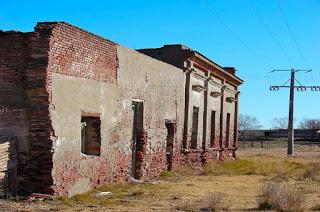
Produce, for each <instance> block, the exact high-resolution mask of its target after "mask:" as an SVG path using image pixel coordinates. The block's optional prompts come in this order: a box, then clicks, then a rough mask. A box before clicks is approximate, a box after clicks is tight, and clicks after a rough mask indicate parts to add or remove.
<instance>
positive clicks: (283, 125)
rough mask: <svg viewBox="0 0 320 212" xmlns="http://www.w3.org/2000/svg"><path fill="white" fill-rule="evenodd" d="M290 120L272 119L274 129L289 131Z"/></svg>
mask: <svg viewBox="0 0 320 212" xmlns="http://www.w3.org/2000/svg"><path fill="white" fill-rule="evenodd" d="M288 123H289V121H288V118H274V119H272V129H274V130H279V129H288Z"/></svg>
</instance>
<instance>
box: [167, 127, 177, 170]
mask: <svg viewBox="0 0 320 212" xmlns="http://www.w3.org/2000/svg"><path fill="white" fill-rule="evenodd" d="M166 128H167V146H166V158H167V161H166V165H167V169H168V170H171V168H172V157H173V145H174V135H175V123H169V122H168V123H166Z"/></svg>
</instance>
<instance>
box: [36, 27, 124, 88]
mask: <svg viewBox="0 0 320 212" xmlns="http://www.w3.org/2000/svg"><path fill="white" fill-rule="evenodd" d="M37 28H38V29H42V30H45V29H50V28H52V36H51V38H50V53H49V58H50V60H49V64H48V71H49V72H53V73H59V74H64V75H68V76H74V77H81V78H86V79H92V80H97V81H103V82H108V83H116V79H117V66H118V65H117V64H118V63H117V48H116V44H115V43H113V42H111V41H109V40H106V39H104V38H101V37H99V36H97V35H94V34H92V33H89V32H87V31H84V30H82V29H80V28H77V27H75V26H72V25H69V24H67V23H56V24H54V23H38V24H37Z"/></svg>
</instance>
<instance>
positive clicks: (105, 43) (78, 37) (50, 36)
mask: <svg viewBox="0 0 320 212" xmlns="http://www.w3.org/2000/svg"><path fill="white" fill-rule="evenodd" d="M170 48H171V47H170ZM176 50H177V49H176ZM176 50H174V51H173V53H174V54H173V55H170V54H167V55H165V57H166V58H170V60H171V61H168V60H164V59H163V58H156V57H155V58H152V57H154V56H153V55H152V54H149V55H150V56H151V57H150V56H147V55H145V54H141V53H139V52H137V51H135V50H130V49H127V48H125V47H122V46H119V45H117V44H115V43H113V42H111V41H109V40H106V39H103V38H101V37H99V36H96V35H93V34H91V33H89V32H86V31H84V30H82V29H79V28H77V27H75V26H72V25H69V24H67V23H64V22H43V23H38V24H37V26H36V27H35V31H34V32H30V33H20V32H1V31H0V86H1V89H0V94H1V95H0V109H1V110H0V116H1V119H0V136H6V137H10V138H14V139H15V140H16V143H17V146H18V153H17V168H16V175H17V177H16V178H14V179H15V180H16V181H17V190H18V192H19V193H26V194H28V193H31V192H37V193H50V194H56V195H65V194H68V195H74V194H76V193H81V192H84V191H87V190H89V189H91V188H94V187H96V186H98V185H99V184H105V183H110V182H121V181H128V180H130V179H131V178H136V179H149V178H150V177H153V176H156V175H158V174H159V173H160V172H161V171H163V170H165V169H174V168H175V167H176V166H178V165H180V164H183V163H188V164H191V165H201V164H202V163H203V162H205V161H207V160H209V159H214V160H215V159H217V158H220V159H223V157H224V156H225V155H226V154H228V153H229V152H232V153H233V154H234V152H235V149H236V148H237V143H236V141H237V138H236V133H234V132H237V129H236V122H237V112H236V111H237V104H238V101H236V100H237V98H238V97H237V96H238V93H237V89H238V88H237V86H238V85H240V84H241V83H242V81H241V80H240V79H238V78H237V77H235V76H234V74H230V73H228V71H226V70H224V69H223V68H221V67H219V66H218V65H216V64H214V63H213V62H211V61H209V60H208V59H207V58H205V57H203V56H201V55H194V54H195V53H196V52H194V51H192V50H190V49H189V50H188V51H180V52H179V51H176ZM143 53H146V52H143ZM164 53H165V52H164ZM146 54H148V53H146ZM161 60H164V61H165V62H163V61H161ZM168 63H169V64H168ZM211 69H212V70H211ZM216 69H217V70H218V71H216ZM220 69H221V70H220ZM216 72H217V73H216ZM221 102H222V104H221ZM222 105H223V106H222ZM195 108H197V109H195ZM195 110H197V111H196V112H197V117H198V118H197V123H198V124H197V126H196V127H197V131H195V130H194V129H195V127H192V126H195V121H194V120H195V119H194V117H195V115H194V114H195ZM212 111H214V113H215V114H216V115H215V116H212ZM221 111H222V112H221ZM220 114H221V115H220ZM212 117H214V118H212ZM227 117H228V120H229V121H228V123H227V122H226V121H225V120H226V119H227ZM211 122H214V125H212V126H214V127H212V126H211ZM210 126H211V127H210ZM227 128H228V129H229V131H228V132H227V131H226V129H227ZM213 129H214V130H213ZM221 129H222V130H221ZM213 131H214V133H212V132H213ZM220 131H221V132H222V133H220ZM213 135H214V136H213ZM226 135H229V136H228V137H229V140H228V139H226ZM195 138H196V139H195ZM194 140H196V142H194ZM227 141H228V143H226V142H227ZM14 185H15V184H14Z"/></svg>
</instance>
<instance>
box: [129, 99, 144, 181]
mask: <svg viewBox="0 0 320 212" xmlns="http://www.w3.org/2000/svg"><path fill="white" fill-rule="evenodd" d="M132 117H133V119H132V143H131V149H132V160H131V161H132V162H131V177H133V178H135V179H139V178H140V177H141V163H142V158H141V155H140V157H139V155H138V152H139V150H141V149H142V148H143V147H142V145H143V144H142V143H141V142H140V137H139V135H140V134H141V133H142V132H143V102H138V101H134V102H132Z"/></svg>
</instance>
